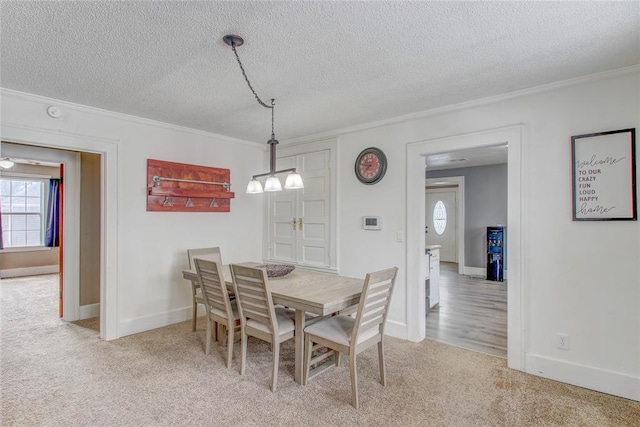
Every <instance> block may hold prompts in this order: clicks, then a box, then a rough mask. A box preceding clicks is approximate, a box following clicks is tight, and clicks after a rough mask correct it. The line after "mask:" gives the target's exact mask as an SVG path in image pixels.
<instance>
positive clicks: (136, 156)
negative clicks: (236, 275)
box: [1, 90, 264, 338]
mask: <svg viewBox="0 0 640 427" xmlns="http://www.w3.org/2000/svg"><path fill="white" fill-rule="evenodd" d="M1 95H2V100H1V101H2V104H1V107H2V115H1V120H2V130H1V132H2V134H1V136H2V139H3V140H8V141H14V142H22V143H36V144H38V145H48V146H52V147H55V148H67V147H68V148H73V149H76V150H80V151H88V152H99V151H100V147H101V146H102V147H104V146H107V149H105V150H106V151H108V155H107V156H106V158H107V159H106V160H107V161H109V160H110V161H111V163H108V164H107V165H106V167H105V168H104V170H105V180H106V181H105V182H104V183H103V184H104V186H105V188H107V190H108V192H107V194H108V197H107V199H106V200H105V205H106V206H105V211H106V215H107V220H106V221H105V223H106V224H107V226H108V227H109V226H110V227H111V228H110V229H107V230H106V234H105V236H104V239H105V241H107V242H109V245H111V246H113V245H115V249H110V248H111V246H109V247H107V248H106V250H105V251H104V252H103V255H102V256H103V261H104V266H103V269H104V270H105V271H104V272H103V277H106V278H107V279H106V280H104V279H103V286H106V287H111V288H110V289H107V290H106V295H107V296H108V298H107V299H106V300H108V299H109V297H110V298H115V299H117V307H118V309H117V312H115V311H114V312H113V313H109V314H110V320H111V321H112V322H114V329H116V331H115V332H114V333H112V334H111V335H110V336H107V338H116V337H119V336H124V335H127V334H131V333H135V332H139V331H143V330H147V329H151V328H155V327H159V326H164V325H166V324H169V323H173V322H178V321H182V320H186V319H188V318H190V310H191V286H190V284H189V283H188V282H186V281H185V280H183V279H182V275H181V270H182V269H183V268H186V267H187V255H186V250H187V248H198V247H206V246H220V247H221V248H222V251H223V260H224V261H225V262H239V261H244V260H251V259H256V260H259V259H261V254H262V252H261V244H262V239H261V236H262V202H261V198H260V197H259V196H258V197H255V196H251V195H246V194H245V193H244V190H245V186H246V182H247V180H248V179H249V178H250V176H251V175H252V174H253V173H255V171H259V170H262V167H263V158H264V149H263V147H262V144H254V143H250V142H244V141H239V140H232V139H230V138H225V137H221V136H217V135H214V134H207V133H204V132H197V131H191V130H188V129H184V128H178V127H175V126H171V125H166V124H162V123H157V122H152V121H149V120H143V119H137V118H134V117H129V116H124V115H119V114H114V113H110V112H106V111H102V110H96V109H92V108H87V107H83V106H79V105H74V104H68V103H64V102H61V101H55V100H50V99H46V98H41V97H37V96H31V95H26V94H21V93H17V92H13V91H7V90H2V93H1ZM48 105H57V106H59V107H60V108H61V109H62V112H63V115H62V117H61V118H59V119H52V118H50V117H49V116H47V114H46V108H47V106H48ZM111 145H114V146H115V148H113V149H112V148H111V147H110V146H111ZM96 147H98V148H96ZM110 156H111V159H109V157H110ZM114 156H115V157H116V158H115V159H114V158H113V157H114ZM149 158H151V159H159V160H168V161H173V162H180V163H191V164H198V165H205V166H212V167H221V168H229V169H230V170H231V184H232V191H234V192H235V195H236V197H235V199H233V200H232V201H231V212H229V213H182V212H177V213H169V212H147V211H146V179H147V171H146V167H147V166H146V162H147V159H149ZM114 164H115V165H116V167H115V169H114V168H113V167H112V166H113V165H114ZM114 175H115V176H114ZM116 181H117V187H116V188H111V187H110V183H113V182H116ZM114 207H115V209H116V210H117V212H115V214H112V213H111V212H110V210H111V209H114ZM114 217H115V220H114V219H113V218H114ZM109 218H111V219H109ZM102 295H103V296H104V295H105V289H103V290H102ZM101 301H103V302H104V301H105V299H101Z"/></svg>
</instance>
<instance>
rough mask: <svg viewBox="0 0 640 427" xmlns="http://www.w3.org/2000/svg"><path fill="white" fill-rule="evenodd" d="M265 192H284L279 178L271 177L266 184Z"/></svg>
mask: <svg viewBox="0 0 640 427" xmlns="http://www.w3.org/2000/svg"><path fill="white" fill-rule="evenodd" d="M264 191H282V184H280V180H279V179H278V177H277V176H275V175H271V176H270V177H269V178H267V182H265V183H264Z"/></svg>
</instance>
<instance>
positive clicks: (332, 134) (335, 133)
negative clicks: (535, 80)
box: [283, 64, 640, 145]
mask: <svg viewBox="0 0 640 427" xmlns="http://www.w3.org/2000/svg"><path fill="white" fill-rule="evenodd" d="M637 72H640V64H635V65H630V66H628V67H623V68H616V69H615V70H609V71H603V72H600V73H595V74H589V75H586V76H581V77H575V78H572V79H568V80H561V81H558V82H553V83H546V84H543V85H540V86H534V87H531V88H527V89H520V90H516V91H513V92H508V93H504V94H501V95H494V96H489V97H486V98H481V99H476V100H473V101H467V102H462V103H459V104H453V105H448V106H445V107H439V108H434V109H431V110H426V111H420V112H417V113H411V114H406V115H404V116H397V117H392V118H389V119H384V120H379V121H376V122H369V123H364V124H360V125H355V126H349V127H345V128H341V129H335V130H331V131H327V132H321V133H317V134H313V135H307V136H303V137H299V138H291V139H287V140H284V141H283V144H286V145H289V144H303V143H306V142H311V141H317V140H319V139H327V138H337V137H339V136H340V135H345V134H348V133H354V132H361V131H366V130H369V129H375V128H379V127H383V126H390V125H395V124H400V123H404V122H408V121H412V120H418V119H423V118H426V117H431V116H435V115H439V114H445V113H451V112H455V111H461V110H466V109H469V108H474V107H480V106H483V105H488V104H494V103H497V102H501V101H506V100H509V99H513V98H520V97H524V96H528V95H534V94H538V93H544V92H549V91H552V90H557V89H560V88H564V87H569V86H575V85H579V84H583V83H587V82H590V81H597V80H604V79H607V78H612V77H617V76H623V75H626V74H633V73H637Z"/></svg>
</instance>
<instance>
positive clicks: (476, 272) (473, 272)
mask: <svg viewBox="0 0 640 427" xmlns="http://www.w3.org/2000/svg"><path fill="white" fill-rule="evenodd" d="M462 271H463V272H464V273H463V274H464V275H465V276H474V277H482V278H485V277H487V269H486V268H481V267H467V266H466V265H465V266H464V268H463V269H462Z"/></svg>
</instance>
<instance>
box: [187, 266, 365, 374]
mask: <svg viewBox="0 0 640 427" xmlns="http://www.w3.org/2000/svg"><path fill="white" fill-rule="evenodd" d="M239 264H241V265H246V266H250V267H256V266H258V265H261V264H260V263H255V262H243V263H239ZM223 275H224V278H225V282H226V283H227V287H229V289H230V290H231V291H233V281H232V278H231V270H230V268H229V266H228V265H224V266H223ZM182 276H183V277H184V278H185V279H187V280H195V281H196V282H197V280H198V275H197V273H196V271H195V270H183V271H182ZM363 286H364V279H362V278H360V279H356V278H352V277H345V276H339V275H336V274H329V273H321V272H318V271H312V270H305V269H302V268H296V269H295V270H293V271H292V272H291V273H289V274H287V275H285V276H282V277H271V278H269V289H270V290H271V296H272V298H273V303H274V304H281V305H284V306H286V307H289V308H293V309H295V375H294V380H295V382H297V383H298V384H302V377H303V369H304V361H303V358H304V328H305V326H306V322H307V319H306V314H307V313H309V314H314V315H317V316H327V315H330V314H333V313H337V312H339V311H342V310H345V309H347V308H349V307H352V306H354V305H356V304H358V301H359V299H360V294H361V293H362V287H363Z"/></svg>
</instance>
